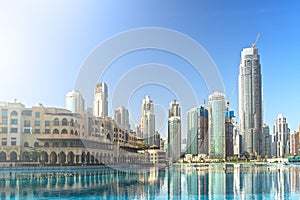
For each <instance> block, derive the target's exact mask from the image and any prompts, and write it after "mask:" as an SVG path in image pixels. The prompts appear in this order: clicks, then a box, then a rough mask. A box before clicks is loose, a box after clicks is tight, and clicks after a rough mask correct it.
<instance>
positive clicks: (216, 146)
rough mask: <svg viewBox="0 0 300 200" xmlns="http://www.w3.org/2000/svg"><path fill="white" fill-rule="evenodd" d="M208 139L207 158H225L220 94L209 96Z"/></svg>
mask: <svg viewBox="0 0 300 200" xmlns="http://www.w3.org/2000/svg"><path fill="white" fill-rule="evenodd" d="M208 138H209V141H208V151H209V158H211V159H214V158H225V157H226V144H225V97H224V94H222V93H217V92H215V93H213V94H211V95H210V96H209V101H208Z"/></svg>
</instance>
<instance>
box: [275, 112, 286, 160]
mask: <svg viewBox="0 0 300 200" xmlns="http://www.w3.org/2000/svg"><path fill="white" fill-rule="evenodd" d="M273 136H274V140H273V144H274V145H273V148H274V155H275V156H276V157H283V156H284V155H287V154H289V142H290V140H289V139H290V129H289V127H288V123H287V121H286V118H285V117H284V116H283V114H279V115H278V116H277V118H276V120H275V123H274V126H273Z"/></svg>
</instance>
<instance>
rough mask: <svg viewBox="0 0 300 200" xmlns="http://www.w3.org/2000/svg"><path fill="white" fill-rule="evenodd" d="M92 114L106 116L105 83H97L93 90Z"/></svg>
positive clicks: (106, 94)
mask: <svg viewBox="0 0 300 200" xmlns="http://www.w3.org/2000/svg"><path fill="white" fill-rule="evenodd" d="M94 116H95V117H107V116H108V88H107V84H106V83H97V85H96V87H95V92H94Z"/></svg>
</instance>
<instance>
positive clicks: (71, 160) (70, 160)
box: [67, 151, 75, 164]
mask: <svg viewBox="0 0 300 200" xmlns="http://www.w3.org/2000/svg"><path fill="white" fill-rule="evenodd" d="M74 157H75V155H74V153H73V152H72V151H70V152H69V153H68V156H67V162H68V164H74V162H75V159H74Z"/></svg>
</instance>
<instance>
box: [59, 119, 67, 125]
mask: <svg viewBox="0 0 300 200" xmlns="http://www.w3.org/2000/svg"><path fill="white" fill-rule="evenodd" d="M61 125H63V126H68V120H67V119H66V118H63V120H62V122H61Z"/></svg>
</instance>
